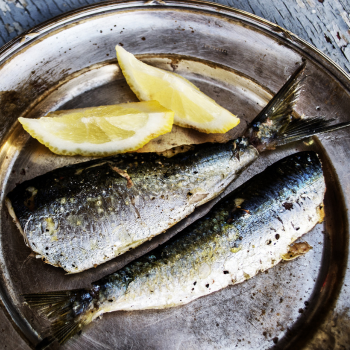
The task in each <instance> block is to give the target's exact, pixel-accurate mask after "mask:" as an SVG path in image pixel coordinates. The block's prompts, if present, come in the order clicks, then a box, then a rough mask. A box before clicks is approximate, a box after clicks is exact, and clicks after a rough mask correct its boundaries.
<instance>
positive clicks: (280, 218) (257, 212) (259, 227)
mask: <svg viewBox="0 0 350 350" xmlns="http://www.w3.org/2000/svg"><path fill="white" fill-rule="evenodd" d="M324 193H325V182H324V177H323V173H322V167H321V163H320V161H319V159H318V157H317V154H316V153H314V152H300V153H297V154H295V155H292V156H289V157H286V158H284V159H282V160H280V161H279V162H277V163H275V164H274V165H272V166H271V167H269V168H268V169H267V170H265V171H264V172H263V173H261V174H259V175H257V176H255V177H254V178H252V179H251V180H249V181H248V182H247V183H246V184H244V185H243V186H241V187H240V188H238V189H237V190H235V191H234V192H233V193H232V194H230V195H229V196H227V197H225V198H224V199H223V200H221V201H220V202H219V203H218V204H216V205H215V206H214V207H213V208H212V210H211V211H210V212H209V214H207V215H206V216H205V217H203V218H201V219H199V220H198V221H196V222H195V223H193V224H192V225H190V226H188V227H187V228H186V229H185V230H184V231H182V233H180V234H179V235H177V236H175V237H174V238H172V239H171V240H170V241H168V242H167V243H166V244H164V245H163V246H160V247H158V248H157V249H155V250H154V251H152V252H150V253H149V254H147V255H145V256H144V257H141V258H139V259H137V260H135V261H133V262H132V263H130V264H128V265H127V266H125V267H124V268H122V269H120V270H119V271H117V272H115V273H113V274H111V275H108V276H106V277H104V278H102V279H101V280H99V281H97V282H95V283H92V287H91V289H88V290H74V291H63V292H52V293H51V294H50V293H43V294H30V295H25V300H26V302H27V303H28V304H29V305H30V306H32V307H38V308H40V309H41V310H42V311H43V312H44V313H45V314H46V315H48V316H50V317H52V318H54V319H55V321H54V322H53V327H52V331H53V335H54V337H55V338H56V339H57V340H58V341H59V342H61V343H62V342H64V341H65V340H66V339H68V338H69V337H70V336H72V335H73V334H75V333H76V332H78V331H79V330H80V329H81V328H82V327H83V326H84V325H86V324H88V323H90V322H91V321H93V320H94V319H96V318H97V317H99V316H100V315H101V314H103V313H106V312H111V311H118V310H128V311H132V310H142V309H162V308H168V307H173V306H178V305H183V304H187V303H189V302H190V301H193V300H195V299H197V298H199V297H202V296H205V295H208V294H210V293H213V292H215V291H218V290H220V289H222V288H225V287H227V286H229V285H232V284H236V283H240V282H243V281H244V280H246V279H249V278H251V277H253V276H254V275H256V274H257V273H259V272H260V271H264V270H266V269H269V268H271V267H272V266H274V265H276V264H278V262H280V261H281V259H282V258H283V256H285V255H286V254H287V253H288V250H289V245H290V244H292V243H293V242H294V241H295V240H296V239H298V238H299V237H300V236H302V235H303V234H305V233H307V232H308V231H310V230H311V229H312V228H313V227H314V226H315V225H316V224H317V223H320V222H322V221H323V217H324V214H323V213H324V212H323V198H324ZM73 306H74V308H73ZM62 310H65V311H62ZM67 310H70V311H68V312H67Z"/></svg>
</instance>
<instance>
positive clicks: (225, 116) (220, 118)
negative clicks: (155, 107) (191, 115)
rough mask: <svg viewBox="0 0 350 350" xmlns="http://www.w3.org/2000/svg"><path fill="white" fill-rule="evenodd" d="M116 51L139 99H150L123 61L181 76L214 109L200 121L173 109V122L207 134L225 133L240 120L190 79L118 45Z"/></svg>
mask: <svg viewBox="0 0 350 350" xmlns="http://www.w3.org/2000/svg"><path fill="white" fill-rule="evenodd" d="M116 52H117V58H118V63H119V66H120V68H121V70H122V72H123V75H124V77H125V79H126V81H127V83H128V85H129V87H130V88H131V90H132V91H133V92H134V93H135V95H136V96H137V98H138V99H139V100H141V101H149V100H151V97H150V96H149V95H148V94H147V93H146V92H145V91H143V89H142V87H141V86H140V85H139V84H138V82H137V81H136V79H135V78H134V77H133V74H130V73H129V69H128V67H127V65H126V64H125V63H128V64H129V65H130V66H135V64H137V65H138V66H140V65H141V67H142V66H143V65H146V66H147V69H148V70H150V71H151V72H156V70H159V71H160V72H161V73H162V74H164V73H166V75H169V76H170V77H172V79H174V78H175V77H176V78H181V79H179V82H180V84H184V85H185V86H186V88H188V89H192V90H193V93H194V94H199V96H201V97H205V100H206V102H207V103H208V104H210V105H211V106H212V107H213V109H215V110H216V113H215V114H216V115H213V120H212V121H210V122H202V123H198V122H194V121H188V120H187V119H184V118H180V117H179V116H177V114H176V111H175V116H174V124H176V125H179V126H182V127H185V128H192V129H195V130H198V131H200V132H203V133H207V134H209V133H226V132H227V131H229V130H231V129H232V128H234V127H235V126H237V125H238V124H239V122H240V120H239V118H237V117H236V116H235V115H234V114H232V113H231V112H229V111H228V110H227V109H225V108H223V107H221V106H220V105H219V104H217V103H216V102H215V101H214V100H213V99H211V98H210V97H208V96H206V95H205V94H204V93H203V92H201V91H200V90H199V89H198V88H197V87H196V86H195V85H193V84H192V83H191V82H190V81H188V80H187V79H185V78H184V77H181V76H179V75H178V74H175V73H172V72H167V71H163V70H160V69H159V68H156V67H152V66H149V65H147V64H145V63H143V62H141V61H139V60H137V58H136V57H135V56H134V55H132V54H131V53H129V52H127V51H126V50H125V49H124V48H122V47H121V46H119V45H117V46H116ZM136 69H137V67H136ZM161 73H160V74H161ZM166 81H168V80H166ZM158 102H159V103H160V104H161V103H162V102H161V101H158Z"/></svg>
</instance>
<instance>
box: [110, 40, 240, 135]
mask: <svg viewBox="0 0 350 350" xmlns="http://www.w3.org/2000/svg"><path fill="white" fill-rule="evenodd" d="M116 51H117V58H118V63H119V66H120V68H121V70H122V72H123V74H124V76H125V79H126V81H127V83H128V84H129V86H130V88H131V89H132V91H133V92H134V93H135V94H136V96H137V97H138V98H139V100H141V101H150V100H155V101H158V102H159V103H160V104H161V105H162V106H164V107H166V108H168V109H170V110H172V111H174V112H175V116H174V124H176V125H180V126H183V127H187V128H193V129H196V130H199V131H201V132H205V133H207V134H209V133H225V132H227V131H228V130H230V129H232V128H233V127H235V126H236V125H238V124H239V118H237V117H236V116H235V115H233V114H232V113H230V112H229V111H228V110H227V109H225V108H223V107H221V106H219V105H218V104H217V103H216V102H215V101H214V100H212V99H211V98H210V97H208V96H206V95H205V94H204V93H202V92H201V91H200V90H199V89H198V88H197V87H196V86H195V85H193V84H192V83H191V82H189V81H188V80H187V79H185V78H184V77H181V76H180V75H178V74H175V73H172V72H168V71H164V70H162V69H159V68H156V67H152V66H149V65H147V64H146V63H143V62H141V61H139V60H138V59H137V58H136V57H135V56H134V55H132V54H131V53H129V52H127V51H126V50H125V49H124V48H122V47H121V46H118V45H117V46H116Z"/></svg>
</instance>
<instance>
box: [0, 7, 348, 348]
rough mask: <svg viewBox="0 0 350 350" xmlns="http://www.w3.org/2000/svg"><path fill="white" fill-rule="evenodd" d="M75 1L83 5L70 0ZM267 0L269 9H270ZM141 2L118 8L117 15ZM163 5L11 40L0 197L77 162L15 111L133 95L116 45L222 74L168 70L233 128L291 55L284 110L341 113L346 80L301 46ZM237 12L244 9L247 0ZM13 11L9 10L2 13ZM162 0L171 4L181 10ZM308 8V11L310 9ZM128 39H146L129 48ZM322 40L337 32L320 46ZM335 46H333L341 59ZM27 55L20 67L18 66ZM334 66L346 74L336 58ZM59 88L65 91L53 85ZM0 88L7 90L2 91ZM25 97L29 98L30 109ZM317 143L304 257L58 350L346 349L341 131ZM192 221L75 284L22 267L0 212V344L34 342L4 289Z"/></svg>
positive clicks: (270, 32)
mask: <svg viewBox="0 0 350 350" xmlns="http://www.w3.org/2000/svg"><path fill="white" fill-rule="evenodd" d="M38 3H39V2H36V5H35V6H36V7H38V8H39V7H40V6H44V4H46V6H48V4H51V5H52V4H53V2H52V3H50V2H49V1H45V2H42V3H41V2H40V3H41V5H39V4H38ZM56 3H58V4H60V3H59V2H56ZM85 3H92V2H85V1H81V2H80V4H85ZM93 3H97V2H96V1H94V2H93ZM272 3H273V4H274V5H276V4H278V1H273V2H272ZM19 4H22V5H21V6H22V7H23V11H29V10H30V9H31V6H34V5H33V2H29V1H27V2H26V4H27V5H26V6H24V5H25V3H24V2H23V1H21V2H5V1H2V2H0V6H2V7H0V9H2V10H3V15H4V14H5V13H6V16H10V15H11V16H12V13H13V10H14V9H19V10H21V11H22V9H21V8H20V5H19ZM65 4H66V6H68V5H69V4H70V5H69V6H68V7H70V9H71V8H74V6H75V7H77V4H78V3H77V2H73V1H71V2H65ZM67 4H68V5H67ZM144 4H145V3H144V2H132V3H129V5H128V6H131V5H134V6H143V5H144ZM167 4H168V5H166V6H164V5H157V4H156V3H150V4H148V5H144V6H143V7H142V11H141V10H140V9H135V10H134V12H123V13H120V12H118V7H119V6H117V5H116V6H115V7H110V8H109V9H110V10H111V12H110V13H109V14H108V16H107V15H106V14H102V13H101V16H100V17H96V16H94V15H93V13H94V12H96V11H97V9H96V8H95V9H94V10H93V11H92V12H89V15H88V16H86V18H84V19H83V20H82V18H81V17H80V22H79V24H78V25H72V24H73V23H77V22H78V19H77V17H78V15H77V14H76V15H75V17H71V18H70V22H69V23H62V26H61V29H64V30H63V31H57V33H55V34H54V35H52V31H53V28H50V27H46V30H47V32H46V33H44V30H45V29H44V28H42V29H40V30H36V32H38V31H41V33H42V34H41V35H39V36H37V37H35V36H34V35H32V36H27V37H23V38H22V39H23V40H21V38H20V39H19V40H18V41H17V42H15V43H12V45H18V46H17V48H16V50H17V51H18V53H20V54H19V55H18V56H16V57H14V58H13V59H12V60H10V61H9V62H8V63H7V64H5V65H2V66H1V70H0V74H1V77H2V79H1V82H0V91H2V95H1V100H0V103H1V114H2V115H1V123H2V124H1V126H2V128H1V130H2V131H1V137H2V148H1V153H0V162H1V169H2V172H1V175H0V181H1V186H2V191H3V192H2V196H3V194H4V192H6V191H8V190H10V189H11V188H12V187H13V186H15V183H16V182H18V181H23V180H24V179H26V178H31V177H33V176H35V175H37V174H39V173H40V174H41V173H44V172H46V171H48V170H50V169H52V168H55V167H57V166H61V165H64V164H67V163H68V162H76V161H79V159H77V158H69V159H67V158H63V157H57V156H53V155H52V154H51V153H49V152H48V151H46V150H45V149H44V148H43V147H42V146H40V145H39V144H38V143H36V142H35V141H33V140H30V139H28V138H27V137H26V135H25V134H24V133H23V132H22V130H21V129H20V128H19V127H18V125H16V123H15V120H16V118H17V117H18V116H19V115H20V114H21V113H25V114H26V115H27V116H30V115H31V116H33V115H35V116H39V115H41V114H44V113H45V112H46V111H48V110H53V109H57V108H63V107H66V108H68V107H69V108H72V107H82V106H89V105H95V104H101V103H116V102H122V101H123V102H124V101H126V100H133V99H135V97H134V96H133V94H132V93H131V91H130V90H128V88H127V87H126V85H125V82H124V81H123V79H122V77H121V76H120V73H119V72H118V70H117V69H116V65H115V61H114V60H113V57H114V51H113V46H114V44H115V42H116V40H117V42H122V43H123V44H124V45H125V48H127V49H129V50H131V51H132V52H134V53H138V54H143V55H144V56H143V58H144V59H147V60H148V61H149V62H151V63H152V61H153V64H162V65H164V66H165V67H166V68H168V69H174V67H175V66H176V65H175V64H174V62H175V61H176V62H178V60H179V56H178V55H181V57H180V62H184V61H185V60H187V61H190V62H191V64H192V65H190V67H194V68H196V67H197V68H198V60H201V61H200V62H202V63H203V62H204V63H206V64H208V66H212V65H213V63H214V65H215V64H221V65H223V66H222V67H221V68H220V69H218V68H217V71H218V75H217V77H216V78H215V79H212V77H210V76H209V74H208V71H207V70H204V71H203V72H202V73H201V74H198V73H195V71H196V70H195V69H186V67H185V66H182V65H181V64H179V65H178V66H179V67H180V68H175V69H177V72H178V73H180V74H183V75H185V76H186V77H188V78H189V79H190V80H192V81H193V82H194V83H195V84H197V85H198V86H200V88H201V89H202V90H203V91H205V92H206V93H207V94H208V95H210V96H212V97H213V98H215V99H216V100H217V101H218V102H219V103H220V104H222V105H223V106H225V107H227V108H228V109H231V110H232V111H233V112H235V113H237V114H238V115H239V116H240V117H241V118H242V119H244V120H247V121H249V120H250V119H251V118H253V117H254V115H255V114H256V113H257V111H258V110H259V109H260V108H261V106H262V105H263V103H262V101H261V96H266V94H267V93H268V92H269V91H271V92H276V91H277V89H278V88H279V87H280V86H281V85H282V84H283V82H284V81H285V80H286V78H287V77H288V76H289V74H290V73H291V72H292V71H293V68H294V66H295V63H296V62H300V60H301V58H302V57H305V58H306V59H307V61H308V63H307V73H308V74H309V78H308V79H307V81H306V87H305V91H304V92H303V93H302V96H301V99H300V101H299V103H298V106H297V109H298V111H299V112H300V113H305V114H309V115H314V114H316V113H317V114H319V113H322V114H325V115H327V116H329V117H335V118H337V120H338V121H343V120H346V118H347V116H346V115H347V111H348V110H349V104H350V99H349V92H348V91H349V88H350V83H349V81H348V79H347V77H345V76H344V75H343V74H342V72H340V71H339V70H337V69H336V68H335V67H334V66H333V64H332V63H330V62H328V61H327V60H326V58H324V57H322V56H320V54H318V53H315V52H314V51H313V50H311V49H310V48H309V47H308V46H306V45H305V44H304V43H303V42H300V41H298V40H297V39H294V40H293V36H292V35H291V34H288V33H284V32H283V31H281V30H280V29H279V28H277V27H273V26H270V25H269V24H266V23H263V22H261V21H260V20H258V19H255V18H253V17H249V16H246V15H243V14H241V13H238V12H232V11H229V10H228V9H224V8H219V9H218V8H217V7H215V6H212V7H211V6H207V5H203V4H200V3H196V2H192V3H181V2H178V3H177V4H175V3H173V2H167ZM230 4H232V2H230ZM246 4H247V5H250V6H251V5H252V4H253V1H249V2H247V3H246ZM297 4H298V6H299V7H300V6H301V4H304V9H305V8H306V9H309V8H308V6H309V7H310V9H312V8H314V9H317V11H321V10H320V9H323V10H322V11H326V9H327V8H326V6H327V2H326V1H325V2H324V3H314V2H312V1H308V2H306V1H304V2H302V1H301V0H300V1H298V2H297ZM312 4H313V5H314V6H312ZM337 4H341V3H338V2H337ZM5 5H6V6H5ZM16 5H17V6H18V7H16V8H15V7H14V6H16ZM61 5H62V8H60V6H57V9H58V10H57V9H56V10H55V11H56V12H55V11H53V12H51V13H49V14H47V13H45V11H42V13H43V14H46V15H47V16H48V17H46V18H50V16H51V15H52V14H59V13H62V12H64V6H63V3H62V4H61ZM171 5H173V6H180V5H181V10H180V8H179V7H177V8H174V7H171ZM237 5H240V3H237ZM241 5H242V6H243V4H241ZM4 6H5V7H4ZM120 6H121V5H120ZM244 6H246V5H244ZM293 6H294V7H293ZM293 6H291V8H290V9H288V10H289V11H293V9H294V10H295V9H297V7H296V6H295V4H294V5H293ZM320 6H324V8H323V7H320ZM342 6H343V5H342ZM333 7H334V6H333ZM48 8H50V6H48ZM190 8H192V9H190ZM257 8H262V6H260V7H257ZM302 8H303V7H302V6H301V7H300V9H302ZM343 8H344V7H343ZM103 9H104V10H106V9H107V8H106V7H104V8H103ZM10 10H11V11H10ZM179 10H180V11H179ZM255 11H257V10H256V9H255ZM261 11H262V10H261ZM301 12H302V11H301ZM310 12H311V14H312V10H311V11H310ZM282 13H283V11H282ZM262 14H264V12H262ZM79 16H81V13H80V15H79ZM310 16H312V15H310ZM83 17H84V13H83ZM343 17H344V15H343ZM343 17H342V18H343ZM2 18H3V17H2ZM344 18H347V17H344ZM209 21H210V22H209ZM22 23H24V22H22ZM28 23H29V22H28ZM150 23H151V24H152V25H150ZM286 23H287V22H286ZM344 23H346V22H344ZM33 24H35V23H33ZM30 26H31V25H30ZM22 28H25V26H22ZM25 29H27V28H25ZM232 33H234V34H235V35H232ZM11 34H12V33H11ZM298 34H299V33H298ZM12 35H13V34H12ZM344 35H345V34H344ZM142 37H145V38H146V40H142ZM169 38H171V39H174V40H169ZM336 38H338V35H337V34H335V38H334V40H335V39H336ZM7 39H8V38H7ZM7 39H6V38H5V39H4V40H5V41H6V40H7ZM330 40H331V39H330ZM344 40H345V39H344ZM21 41H22V42H21ZM326 43H327V44H328V42H327V41H326ZM94 44H97V45H94ZM333 44H336V42H334V43H333ZM13 47H14V46H11V47H10V48H7V49H8V50H10V49H11V48H13ZM52 48H57V49H58V50H53V49H52ZM233 48H234V49H233ZM345 49H346V46H345V47H343V51H344V50H345ZM335 50H336V46H335ZM7 52H8V51H7ZM7 52H4V51H3V52H1V53H2V54H3V56H2V59H5V58H7V57H5V55H6V54H7ZM1 53H0V54H1ZM160 54H163V55H162V56H161V57H163V61H162V62H160V60H159V59H158V60H156V58H157V57H160ZM164 54H166V55H164ZM29 56H30V59H27V60H26V57H29ZM345 57H346V55H345ZM174 59H175V60H174ZM341 63H342V65H343V67H344V68H345V69H346V68H347V65H346V62H345V61H342V62H341ZM181 67H182V68H181ZM225 67H226V68H225ZM228 68H231V69H228ZM82 69H85V70H84V71H82ZM197 71H198V69H197ZM13 72H16V74H13ZM75 73H76V74H75ZM237 76H239V77H240V78H242V76H243V78H246V79H247V80H248V81H254V82H257V83H258V86H257V85H252V86H253V87H252V86H251V87H250V88H248V89H246V91H244V90H242V87H240V86H237V84H235V81H238V80H239V79H238V78H237ZM227 77H229V78H230V79H228V80H229V81H230V83H229V84H227V83H226V78H227ZM235 78H236V79H235ZM63 80H64V81H65V84H62V81H63ZM59 82H61V83H59ZM248 85H249V84H248ZM4 91H12V92H11V94H8V93H5V94H4V93H3V92H4ZM14 101H15V102H16V103H14ZM34 101H36V102H37V103H36V104H35V105H33V102H34ZM242 125H244V123H242ZM320 141H321V143H319V142H316V143H315V144H314V145H313V146H312V147H313V148H314V149H316V150H318V151H319V152H320V153H321V155H322V157H323V161H324V164H325V171H326V179H327V186H328V191H327V197H326V203H327V204H328V205H327V207H326V208H328V209H327V219H326V223H325V224H324V225H319V226H318V227H316V228H315V229H314V230H313V231H312V232H310V233H308V234H307V235H306V236H305V239H306V240H307V241H308V242H309V243H310V244H311V245H312V246H313V247H314V249H313V250H312V252H310V253H309V254H307V255H306V256H304V257H301V258H300V259H297V260H295V261H293V262H289V263H284V264H280V265H278V266H277V267H276V268H274V269H271V270H269V271H268V273H266V274H261V275H258V276H256V277H254V278H252V279H251V280H250V281H247V282H245V283H243V284H241V285H238V286H233V287H230V288H227V289H225V290H223V291H220V292H218V293H215V294H213V295H211V296H209V297H206V298H202V299H199V300H197V301H195V302H193V303H191V304H189V305H187V306H184V307H181V308H174V309H169V310H163V311H159V310H158V311H143V312H133V313H115V314H110V315H106V316H105V317H104V318H103V319H102V320H100V321H98V322H95V324H93V325H92V326H90V327H88V328H87V329H86V331H85V332H84V333H83V334H82V335H81V336H80V337H78V338H77V339H75V340H73V341H72V342H70V343H68V344H67V346H65V348H67V349H84V348H87V347H89V348H95V349H102V348H103V349H108V348H111V349H113V348H115V346H116V345H118V348H120V349H130V348H133V349H144V348H147V349H148V348H149V349H215V348H219V349H231V348H233V347H237V348H238V349H267V348H271V347H276V348H278V349H287V348H290V349H295V348H296V346H301V345H303V346H305V347H306V348H309V349H319V348H324V349H326V348H332V349H337V348H339V349H341V348H342V346H343V348H346V347H347V346H348V344H349V341H348V340H349V339H348V338H347V337H348V336H349V328H350V327H349V323H350V322H349V311H348V310H349V301H348V294H347V293H348V288H347V286H348V283H349V282H348V281H349V276H346V277H345V280H342V276H343V275H344V273H345V269H346V260H347V246H348V219H347V216H346V208H347V207H348V201H349V198H350V194H349V188H348V183H349V175H348V173H349V172H348V165H347V162H346V159H347V158H348V156H349V154H348V153H349V151H348V149H349V145H348V142H349V141H348V132H347V131H339V132H337V133H334V134H333V135H330V136H323V137H320ZM305 147H306V146H305V145H303V144H302V143H301V144H297V145H293V147H287V148H284V149H282V150H280V151H278V152H275V153H270V154H265V155H264V156H263V157H261V158H260V160H259V161H258V163H255V165H254V167H252V168H250V169H248V170H247V171H246V172H245V173H244V174H242V176H241V178H240V179H239V180H238V181H237V182H236V183H235V184H234V185H233V186H232V187H236V186H238V185H239V184H241V183H243V182H244V181H246V180H247V179H248V178H249V177H251V176H252V175H254V174H255V173H257V172H259V171H261V170H263V169H264V167H266V165H268V164H271V163H273V162H274V161H276V160H277V159H278V158H280V157H282V156H283V155H285V154H288V153H291V152H294V151H295V150H297V149H298V150H299V149H303V148H305ZM22 169H24V170H25V171H23V170H22ZM206 209H208V206H206ZM203 210H205V209H204V208H203V209H202V211H203ZM201 214H202V213H201V212H199V213H196V214H195V215H194V216H192V217H191V218H189V219H188V220H186V221H185V222H184V223H182V224H181V225H178V226H177V227H176V228H175V229H174V230H171V231H170V232H169V233H168V234H167V235H162V236H160V237H159V238H158V239H157V240H155V241H151V242H150V243H149V244H147V245H145V246H142V247H141V248H140V249H137V250H135V251H134V252H133V253H132V254H130V255H128V256H125V257H122V258H119V259H115V260H114V261H112V262H110V263H108V264H105V265H103V266H101V267H99V268H98V269H95V270H92V271H87V272H85V273H83V274H80V275H76V276H65V275H64V274H63V272H62V271H60V270H59V269H56V268H53V267H51V266H47V265H44V264H42V263H41V262H40V261H37V260H34V261H33V260H31V259H28V258H27V257H28V254H29V250H28V249H27V248H26V247H25V245H24V243H23V240H22V238H21V236H20V235H19V233H18V232H17V230H16V228H15V227H14V225H13V224H12V223H11V220H9V218H8V217H7V216H6V212H5V211H4V210H3V209H2V212H1V226H0V229H1V239H0V242H1V246H0V250H1V268H2V276H1V277H2V288H1V292H2V295H3V300H4V301H5V303H6V304H7V308H8V310H9V311H10V313H12V315H11V317H12V318H13V321H15V322H17V326H16V325H15V330H14V328H12V327H11V325H9V323H8V322H4V323H3V324H4V325H3V326H2V327H3V333H6V336H5V337H6V338H5V339H8V342H6V344H5V343H2V345H0V347H1V346H2V348H5V346H6V348H10V349H15V348H21V349H25V348H29V346H28V345H26V343H25V341H24V340H23V339H22V338H21V336H23V335H25V336H26V338H27V341H28V340H29V342H31V343H32V344H35V343H36V342H37V341H38V337H39V335H40V334H45V320H43V319H41V318H39V317H37V315H36V314H35V313H33V312H32V311H31V310H29V309H27V308H26V307H23V306H22V304H21V299H20V297H19V296H18V294H20V293H23V292H36V291H43V290H52V289H63V288H74V287H81V286H86V285H88V283H89V282H91V281H93V280H96V279H97V278H99V277H101V276H103V275H104V274H106V273H108V272H111V271H113V270H114V269H116V268H117V267H119V266H122V265H123V264H125V263H126V262H127V261H128V260H130V259H132V258H133V257H135V256H137V255H139V254H142V253H144V252H145V251H147V250H148V249H150V248H151V247H152V246H154V245H155V244H158V242H161V241H162V240H166V239H167V238H168V237H169V236H170V235H171V234H174V233H175V232H176V230H179V229H181V226H183V225H186V224H188V222H190V221H191V220H193V219H195V218H196V217H198V216H199V215H201ZM2 317H3V316H2ZM4 320H5V321H6V319H4ZM31 327H33V329H32V328H31ZM18 328H20V329H18ZM16 331H17V332H16ZM305 342H306V343H305Z"/></svg>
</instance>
